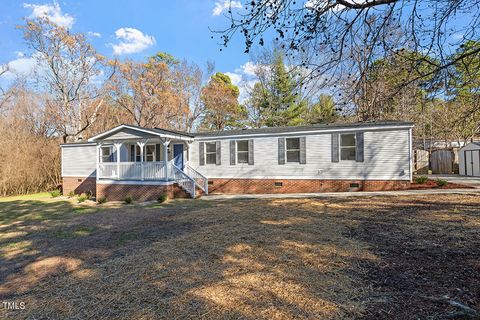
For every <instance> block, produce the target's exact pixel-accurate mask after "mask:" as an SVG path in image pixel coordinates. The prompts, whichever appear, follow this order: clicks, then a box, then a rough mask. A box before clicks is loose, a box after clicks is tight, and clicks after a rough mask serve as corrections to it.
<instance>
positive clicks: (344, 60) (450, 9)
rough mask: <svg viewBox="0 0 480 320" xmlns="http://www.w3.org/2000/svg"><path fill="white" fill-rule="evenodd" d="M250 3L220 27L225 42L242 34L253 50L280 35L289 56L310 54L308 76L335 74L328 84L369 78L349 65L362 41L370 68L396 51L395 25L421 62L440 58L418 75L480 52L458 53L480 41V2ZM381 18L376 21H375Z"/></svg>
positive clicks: (427, 74)
mask: <svg viewBox="0 0 480 320" xmlns="http://www.w3.org/2000/svg"><path fill="white" fill-rule="evenodd" d="M242 7H243V8H244V9H242V10H238V11H234V10H231V14H229V15H228V16H227V17H228V19H229V20H230V23H229V27H228V28H227V29H225V30H220V31H217V33H218V34H219V35H220V38H221V44H223V45H225V46H226V45H228V43H229V42H230V41H231V39H232V38H233V37H234V35H236V34H241V35H243V37H244V39H245V48H246V52H249V51H250V50H251V48H252V47H253V46H255V45H257V44H258V45H263V44H264V43H265V42H266V38H267V37H269V36H270V35H272V37H273V38H275V39H276V40H278V41H281V42H282V45H283V46H284V48H285V50H286V52H287V54H289V55H292V56H302V57H303V59H302V60H303V61H301V62H299V65H301V66H304V67H305V68H308V69H309V70H310V72H309V74H308V76H307V78H308V79H314V80H315V79H319V78H322V77H324V76H325V75H328V77H329V78H330V80H331V81H330V82H325V85H330V84H332V83H340V81H343V80H344V79H343V78H342V77H343V75H344V74H348V73H351V72H352V71H353V72H354V73H357V75H358V76H361V75H362V73H361V70H351V69H349V62H350V60H351V59H352V58H353V57H352V52H354V51H355V47H357V46H358V45H359V44H360V45H361V46H362V47H363V48H364V49H365V50H366V51H367V52H369V54H367V55H365V56H364V57H365V59H366V61H365V62H366V64H367V65H370V64H372V63H373V62H374V61H376V60H379V59H382V58H385V57H388V56H394V55H396V54H397V48H398V47H397V46H393V45H391V43H390V41H389V39H390V37H391V35H392V33H393V32H394V31H393V30H401V31H402V33H403V34H404V35H405V40H406V41H407V42H408V43H409V45H410V47H411V49H412V50H413V51H415V52H422V53H424V55H418V56H416V58H417V59H418V61H421V60H425V59H427V60H428V58H427V57H428V56H429V55H430V56H435V57H437V59H436V60H435V61H429V62H427V63H432V65H431V66H432V68H431V69H429V70H428V72H420V73H418V74H417V76H416V78H418V79H423V78H428V77H431V76H432V75H439V74H441V73H442V72H443V71H444V70H445V69H447V68H449V67H450V66H452V65H453V64H455V63H456V62H457V61H459V60H461V59H463V58H466V57H469V56H472V57H473V56H478V54H479V53H480V47H471V48H469V49H468V50H464V51H463V52H462V54H461V55H460V56H452V55H451V54H450V53H451V48H454V47H456V46H459V45H460V44H461V43H463V42H465V40H466V39H478V27H479V26H480V0H445V1H437V0H418V1H410V0H370V1H353V0H331V1H330V0H329V1H325V0H304V1H300V0H296V1H295V0H276V1H270V0H256V1H244V4H243V6H242ZM373 18H374V19H375V20H376V23H375V24H371V23H369V21H371V20H372V19H373ZM366 34H370V35H371V36H369V37H366V36H365V35H366ZM459 35H460V37H459ZM446 43H448V45H446ZM415 80H416V79H409V80H405V81H403V82H402V84H404V85H408V84H409V81H415Z"/></svg>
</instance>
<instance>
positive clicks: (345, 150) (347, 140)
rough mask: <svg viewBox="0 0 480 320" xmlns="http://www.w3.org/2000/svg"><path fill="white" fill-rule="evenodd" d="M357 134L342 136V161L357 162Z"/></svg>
mask: <svg viewBox="0 0 480 320" xmlns="http://www.w3.org/2000/svg"><path fill="white" fill-rule="evenodd" d="M355 145H356V143H355V134H354V133H349V134H342V135H341V136H340V159H341V160H355V155H356V147H355Z"/></svg>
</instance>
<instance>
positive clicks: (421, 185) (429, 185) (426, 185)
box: [409, 180, 475, 190]
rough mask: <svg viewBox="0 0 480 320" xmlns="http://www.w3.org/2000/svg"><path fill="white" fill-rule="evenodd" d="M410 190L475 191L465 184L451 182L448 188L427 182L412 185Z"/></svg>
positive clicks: (433, 182) (433, 181) (431, 181)
mask: <svg viewBox="0 0 480 320" xmlns="http://www.w3.org/2000/svg"><path fill="white" fill-rule="evenodd" d="M409 189H410V190H423V189H475V188H474V187H472V186H467V185H464V184H458V183H452V182H449V183H448V184H447V185H446V186H439V185H438V184H437V182H436V181H435V180H427V182H425V183H415V182H412V183H411V184H410V188H409Z"/></svg>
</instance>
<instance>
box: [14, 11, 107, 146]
mask: <svg viewBox="0 0 480 320" xmlns="http://www.w3.org/2000/svg"><path fill="white" fill-rule="evenodd" d="M21 28H22V30H23V35H24V38H25V41H26V42H27V45H28V46H29V47H30V48H31V49H33V50H34V51H35V52H36V54H35V57H36V58H37V63H38V65H39V66H38V72H36V76H37V81H38V83H39V84H40V86H41V88H42V89H43V90H45V92H46V93H47V94H48V99H47V101H46V104H47V107H46V109H47V110H48V116H49V117H50V118H51V119H52V123H54V130H55V132H56V133H57V134H58V135H60V136H61V137H62V139H63V141H64V142H66V141H67V140H78V139H80V138H81V135H82V133H83V132H84V131H85V130H86V129H87V128H88V127H89V126H90V125H92V123H93V122H95V120H96V119H97V111H98V109H99V108H100V107H101V105H102V104H103V102H104V100H103V98H102V94H103V91H102V88H101V86H100V85H99V84H98V83H96V81H98V80H99V79H100V78H101V76H102V74H103V73H104V71H105V64H104V62H105V58H104V57H103V56H101V55H99V54H98V53H97V52H96V50H95V49H94V48H93V47H92V45H90V44H89V43H88V42H87V40H86V37H85V36H84V35H83V34H80V33H76V34H73V33H70V31H69V30H67V29H66V28H64V27H61V26H58V25H56V24H54V23H52V22H51V21H49V20H48V19H47V18H41V19H36V20H27V23H26V25H25V26H23V27H21Z"/></svg>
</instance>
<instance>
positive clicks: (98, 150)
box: [95, 142, 102, 181]
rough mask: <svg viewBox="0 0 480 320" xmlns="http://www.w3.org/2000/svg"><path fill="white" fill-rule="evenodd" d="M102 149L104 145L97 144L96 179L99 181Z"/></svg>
mask: <svg viewBox="0 0 480 320" xmlns="http://www.w3.org/2000/svg"><path fill="white" fill-rule="evenodd" d="M101 147H102V143H101V142H100V143H97V159H96V162H97V171H96V172H95V178H96V179H97V181H98V180H99V179H100V148H101Z"/></svg>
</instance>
